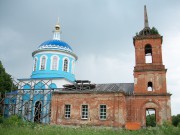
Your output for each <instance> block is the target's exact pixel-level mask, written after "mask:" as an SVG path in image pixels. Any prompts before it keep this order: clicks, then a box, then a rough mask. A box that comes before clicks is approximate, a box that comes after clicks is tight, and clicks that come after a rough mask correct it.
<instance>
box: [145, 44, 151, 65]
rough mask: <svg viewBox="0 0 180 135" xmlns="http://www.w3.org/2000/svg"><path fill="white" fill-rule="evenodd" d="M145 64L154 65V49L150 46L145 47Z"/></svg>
mask: <svg viewBox="0 0 180 135" xmlns="http://www.w3.org/2000/svg"><path fill="white" fill-rule="evenodd" d="M145 62H146V63H152V47H151V45H149V44H147V45H146V46H145Z"/></svg>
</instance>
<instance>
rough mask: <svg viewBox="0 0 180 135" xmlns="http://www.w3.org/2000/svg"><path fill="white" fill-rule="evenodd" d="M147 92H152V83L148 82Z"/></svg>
mask: <svg viewBox="0 0 180 135" xmlns="http://www.w3.org/2000/svg"><path fill="white" fill-rule="evenodd" d="M147 91H153V83H152V82H148V84H147Z"/></svg>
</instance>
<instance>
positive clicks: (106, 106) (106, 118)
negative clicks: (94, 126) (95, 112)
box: [99, 104, 107, 120]
mask: <svg viewBox="0 0 180 135" xmlns="http://www.w3.org/2000/svg"><path fill="white" fill-rule="evenodd" d="M101 105H105V106H106V118H105V119H104V118H101ZM99 119H100V120H107V105H106V104H100V105H99Z"/></svg>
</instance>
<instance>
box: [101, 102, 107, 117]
mask: <svg viewBox="0 0 180 135" xmlns="http://www.w3.org/2000/svg"><path fill="white" fill-rule="evenodd" d="M100 119H101V120H105V119H106V105H100Z"/></svg>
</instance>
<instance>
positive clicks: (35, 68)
mask: <svg viewBox="0 0 180 135" xmlns="http://www.w3.org/2000/svg"><path fill="white" fill-rule="evenodd" d="M36 70H37V58H35V59H34V67H33V71H36Z"/></svg>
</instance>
